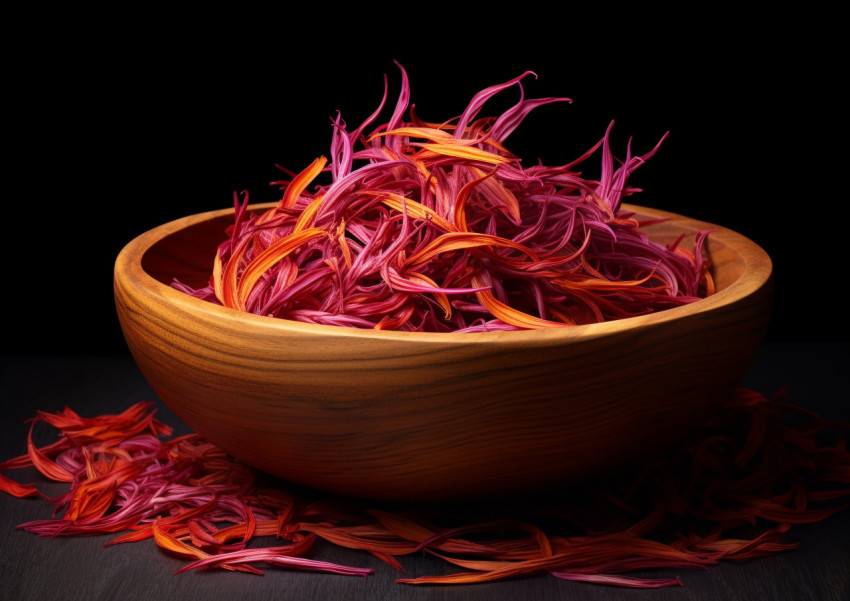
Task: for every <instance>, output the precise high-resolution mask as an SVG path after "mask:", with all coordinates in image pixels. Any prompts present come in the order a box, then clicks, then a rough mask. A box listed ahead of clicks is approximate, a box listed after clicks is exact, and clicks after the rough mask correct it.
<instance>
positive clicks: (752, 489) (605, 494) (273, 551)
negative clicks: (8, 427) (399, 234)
mask: <svg viewBox="0 0 850 601" xmlns="http://www.w3.org/2000/svg"><path fill="white" fill-rule="evenodd" d="M39 423H44V424H48V425H50V426H52V427H54V428H55V429H56V430H57V431H58V434H59V436H58V438H57V439H56V441H55V442H53V443H52V444H48V445H46V446H43V447H40V448H37V447H36V446H35V445H34V444H33V438H32V433H33V428H35V426H36V425H37V424H39ZM848 432H850V423H843V422H834V421H829V420H825V419H823V418H821V417H819V416H818V415H816V414H813V413H811V412H809V411H807V410H805V409H802V408H800V407H797V406H794V405H792V404H788V403H787V402H785V401H784V399H783V398H781V396H780V395H777V397H775V398H773V399H768V398H767V397H765V396H763V395H762V394H760V393H757V392H755V391H753V390H751V389H746V388H740V389H738V390H737V391H736V393H735V394H734V395H733V396H732V398H731V399H730V400H729V402H728V403H727V404H726V405H725V407H724V408H723V409H722V410H721V411H720V412H719V413H718V414H717V415H716V416H715V417H714V418H712V419H711V420H710V421H709V422H708V423H707V424H706V425H705V426H704V428H703V429H702V430H701V431H700V432H699V433H697V434H695V435H694V436H692V437H691V438H690V439H688V440H687V441H686V442H684V443H682V444H681V445H679V446H678V447H676V448H675V449H673V450H672V451H670V452H669V453H667V454H665V455H664V456H663V457H662V458H660V459H658V460H657V461H654V462H651V463H649V464H647V465H645V466H644V468H643V469H641V470H638V471H637V472H636V473H630V474H626V475H617V476H614V475H612V476H611V477H610V478H609V479H606V480H605V481H602V482H598V483H596V484H594V485H588V486H587V487H583V488H582V489H581V490H574V491H571V492H570V494H569V495H561V496H560V497H559V498H561V499H565V500H564V501H563V502H562V503H560V504H558V505H555V506H551V505H550V506H545V507H544V506H540V505H535V504H534V503H528V504H527V505H526V506H525V507H523V506H521V504H520V503H519V502H515V503H514V504H513V505H512V506H499V505H497V504H491V505H488V506H486V507H485V506H484V505H483V504H482V505H481V506H480V507H478V508H475V507H473V506H470V505H468V504H466V505H464V506H463V508H460V507H458V508H456V509H452V508H450V507H448V506H443V507H441V508H440V509H439V510H436V509H434V508H430V509H429V508H425V509H422V508H415V507H412V506H407V507H401V508H399V506H398V505H397V504H395V505H392V506H383V507H382V506H381V504H380V503H377V502H374V503H370V502H367V501H364V500H354V499H345V498H333V497H331V498H312V499H307V498H306V495H305V491H303V490H301V491H300V492H298V493H295V492H292V490H286V484H285V483H281V482H280V481H277V480H271V479H268V478H267V477H265V476H263V475H262V474H260V473H258V472H255V471H254V470H252V469H251V468H249V467H246V466H245V465H243V464H241V463H239V462H237V461H235V460H233V459H232V458H230V457H229V456H227V455H226V454H225V453H223V452H222V451H221V450H220V449H218V448H217V447H215V446H213V445H212V444H210V443H208V442H206V441H204V440H202V439H201V438H200V437H199V436H197V435H195V434H190V435H186V436H180V437H176V438H171V439H169V438H168V437H169V436H170V434H171V428H170V427H169V426H167V425H165V424H163V423H161V422H160V421H158V420H157V419H155V418H154V410H153V407H152V404H150V403H144V402H141V403H138V404H136V405H133V406H131V407H130V408H128V409H127V410H126V411H124V412H123V413H121V414H118V415H103V416H100V417H94V418H84V417H81V416H79V415H77V414H76V413H74V412H73V411H71V410H70V409H67V408H66V409H64V410H63V411H60V412H58V413H55V414H51V413H45V412H38V413H37V415H36V417H35V418H34V419H33V420H32V422H31V426H30V434H29V439H28V441H29V444H28V452H27V453H26V454H25V455H22V456H20V457H17V458H14V459H11V460H9V461H5V462H3V463H0V490H3V491H5V492H7V493H9V494H12V495H15V496H18V497H28V496H32V497H38V496H42V495H41V493H40V492H39V491H38V489H37V488H36V486H35V485H34V484H20V483H18V482H17V481H16V480H13V479H11V478H9V477H7V476H5V475H3V473H2V472H5V471H8V470H13V469H19V468H25V467H31V466H34V467H35V468H37V470H38V471H39V472H41V474H43V475H44V476H45V477H47V478H49V479H51V480H58V481H60V482H67V483H68V484H69V490H68V492H67V493H65V494H63V495H61V496H59V497H57V498H54V499H50V502H51V503H52V504H54V505H55V512H56V514H58V513H61V517H53V518H51V519H46V520H42V521H35V522H30V523H28V524H23V525H21V526H20V528H22V529H24V530H27V531H30V532H33V533H35V534H38V535H40V536H44V537H57V536H76V535H92V534H105V533H117V534H118V535H117V536H116V537H115V538H113V539H111V541H110V542H109V543H107V545H114V544H120V543H130V542H138V541H142V540H144V539H149V538H152V539H153V540H154V542H155V543H156V545H158V546H159V547H160V548H162V549H163V550H165V551H167V552H169V553H171V554H175V555H177V556H180V557H182V558H185V559H186V560H187V563H186V565H185V567H183V568H182V569H180V570H178V573H180V572H185V571H187V570H196V569H227V570H236V571H242V572H248V573H252V574H261V573H262V571H261V569H260V566H274V567H277V568H282V569H292V570H311V571H321V572H326V573H331V574H343V575H358V576H366V575H368V574H370V573H372V570H371V569H366V568H358V567H352V566H345V565H337V564H333V563H328V562H324V561H318V560H315V559H311V558H310V557H309V556H310V551H311V548H312V547H313V545H314V544H316V543H317V541H318V540H320V539H321V540H323V541H325V542H326V544H327V543H330V544H333V545H339V546H341V547H346V548H349V549H359V550H362V551H366V552H369V553H371V554H373V555H374V556H376V557H378V558H380V559H381V560H383V561H384V562H386V564H388V565H389V566H391V567H392V568H394V569H396V570H398V571H400V572H401V571H403V568H402V565H401V563H400V561H399V557H401V556H404V555H411V554H421V553H429V554H431V555H433V556H435V557H438V558H441V559H442V560H444V561H445V562H447V563H448V564H452V566H453V567H455V568H456V571H455V572H454V573H451V574H448V575H439V576H428V575H413V576H404V577H399V578H398V579H397V580H396V582H399V583H405V584H454V583H475V582H487V581H495V580H502V579H506V578H516V577H522V576H530V575H535V574H538V575H539V574H549V575H551V576H555V577H557V578H562V579H566V580H572V581H579V582H590V583H597V584H606V585H613V586H623V587H638V588H660V587H668V586H681V585H682V582H681V580H680V578H679V576H678V575H676V573H677V572H679V571H681V570H683V569H687V568H705V567H708V566H712V565H715V564H717V563H719V562H721V561H725V560H732V561H742V560H749V559H753V558H757V557H762V556H767V555H772V554H776V553H780V552H783V551H786V550H789V549H793V548H796V547H797V546H798V544H797V543H789V542H783V540H782V539H783V535H785V534H786V532H788V530H789V529H790V528H791V526H793V525H795V524H805V523H813V522H817V521H819V520H823V519H825V518H827V517H829V516H830V515H832V514H834V513H836V512H838V511H839V510H842V509H844V508H846V507H847V506H848V505H850V502H848V500H847V498H848V497H850V451H848V449H847V445H846V442H847V435H848ZM264 479H266V481H271V482H273V483H274V484H273V485H271V486H268V485H266V486H264V485H262V484H261V482H263V481H264ZM291 488H294V487H291ZM311 494H313V493H311ZM315 494H319V493H315ZM54 515H55V514H54ZM265 539H270V541H271V544H270V545H269V546H259V545H260V542H261V541H262V540H265ZM105 552H107V551H105ZM647 571H662V573H671V572H672V573H673V575H664V576H662V577H658V578H650V577H646V576H645V575H643V574H645V572H647ZM635 572H640V573H643V574H642V575H639V576H636V575H634V573H635Z"/></svg>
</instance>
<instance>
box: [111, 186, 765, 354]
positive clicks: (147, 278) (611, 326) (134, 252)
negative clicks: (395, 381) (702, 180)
mask: <svg viewBox="0 0 850 601" xmlns="http://www.w3.org/2000/svg"><path fill="white" fill-rule="evenodd" d="M276 204H277V203H276V202H267V203H256V204H251V205H249V206H248V209H249V210H263V209H268V208H271V207H273V206H275V205H276ZM621 209H622V210H624V211H628V212H634V213H637V214H638V215H640V216H644V217H649V218H665V219H666V220H667V221H668V222H671V223H680V224H681V225H683V226H686V227H688V228H691V229H694V230H710V231H711V234H710V236H709V238H710V239H714V240H716V241H719V242H721V243H723V244H725V245H726V246H728V247H731V248H733V249H734V250H735V252H736V253H737V254H738V255H739V256H741V257H742V259H743V260H744V262H745V264H746V266H747V268H746V269H745V270H744V273H743V274H742V275H741V276H740V277H739V278H738V279H737V280H735V281H734V282H733V283H732V284H731V285H729V286H727V287H726V288H724V289H723V290H720V291H717V292H715V293H714V294H712V295H711V296H708V297H705V298H701V299H699V300H697V301H694V302H692V303H688V304H685V305H681V306H678V307H671V308H669V309H664V310H663V311H657V312H654V313H648V314H645V315H638V316H634V317H627V318H622V319H616V320H610V321H605V322H600V323H590V324H583V325H576V326H568V327H557V328H554V327H553V328H542V329H530V330H496V331H490V332H409V331H400V330H377V329H366V328H355V327H349V326H334V325H325V324H313V323H307V322H301V321H295V320H290V319H285V318H281V317H272V316H267V315H257V314H254V313H248V312H244V311H238V310H236V309H231V308H229V307H225V306H222V305H218V304H215V303H212V302H209V301H206V300H202V299H199V298H195V297H193V296H191V295H189V294H186V293H184V292H181V291H180V290H177V289H176V288H173V287H171V286H169V285H167V284H164V283H162V282H160V281H159V280H157V279H156V278H154V277H153V276H152V275H150V274H149V273H147V271H145V269H144V268H143V267H142V257H143V256H144V255H145V253H147V252H148V251H149V250H150V249H151V247H152V246H153V245H155V244H156V243H157V242H159V241H160V240H162V239H163V238H165V237H166V236H169V235H172V234H175V233H177V232H179V231H180V230H182V229H185V228H187V227H190V226H193V225H196V224H198V223H201V222H203V221H208V220H212V219H217V218H221V217H224V216H227V215H233V214H234V211H235V209H234V208H233V207H230V208H226V209H216V210H211V211H205V212H201V213H194V214H191V215H187V216H184V217H180V218H178V219H174V220H172V221H169V222H166V223H163V224H161V225H159V226H156V227H154V228H152V229H149V230H147V231H145V232H143V233H141V234H139V235H138V236H136V237H135V238H133V239H132V240H131V241H130V242H128V243H127V244H126V245H125V246H124V247H123V248H122V249H121V251H120V252H119V253H118V255H117V257H116V260H115V265H114V286H115V288H116V289H117V288H118V286H119V284H121V285H124V286H128V285H131V286H132V287H133V288H135V289H136V290H137V291H143V292H144V294H145V295H147V296H152V297H155V298H157V299H158V300H159V301H160V302H162V303H163V304H174V305H175V306H177V307H180V308H182V309H183V310H185V311H187V312H190V313H192V312H200V313H202V314H204V315H206V316H208V317H210V318H211V319H212V320H217V319H228V320H244V321H245V323H246V324H251V326H252V327H257V328H263V329H266V330H267V331H268V332H270V333H272V332H275V331H280V332H282V333H283V332H286V333H290V334H291V333H293V332H302V333H305V334H312V335H321V334H325V335H328V334H332V335H335V336H347V337H351V338H357V339H364V340H365V339H381V340H398V341H417V342H423V343H424V342H439V343H443V344H445V343H461V342H462V343H465V344H485V343H486V344H492V343H493V342H496V341H500V342H510V343H513V344H520V345H522V344H541V343H543V344H546V343H557V342H566V341H570V340H577V339H582V340H585V339H594V338H598V337H603V336H608V335H614V334H617V333H622V332H624V331H634V330H638V329H641V328H644V327H649V326H653V325H657V324H662V323H666V322H670V321H674V320H677V319H680V318H683V317H687V316H690V315H695V314H699V313H704V312H708V311H712V310H715V309H722V308H723V307H725V306H727V305H730V304H733V303H735V302H738V301H740V300H741V299H743V298H746V297H748V296H750V295H752V294H755V293H756V292H758V291H759V290H761V289H762V288H763V287H764V286H765V285H767V284H768V283H769V281H770V280H771V278H772V275H773V264H772V262H771V259H770V256H769V255H768V254H767V252H766V251H765V250H764V249H763V248H761V247H760V246H759V245H758V244H756V243H755V242H753V241H752V240H751V239H749V238H747V237H746V236H744V235H743V234H740V233H738V232H736V231H734V230H731V229H729V228H726V227H724V226H720V225H716V224H713V223H709V222H705V221H700V220H697V219H694V218H691V217H686V216H684V215H681V214H678V213H673V212H670V211H665V210H661V209H654V208H650V207H646V206H642V205H636V204H631V203H623V204H622V205H621ZM223 237H224V232H222V239H223Z"/></svg>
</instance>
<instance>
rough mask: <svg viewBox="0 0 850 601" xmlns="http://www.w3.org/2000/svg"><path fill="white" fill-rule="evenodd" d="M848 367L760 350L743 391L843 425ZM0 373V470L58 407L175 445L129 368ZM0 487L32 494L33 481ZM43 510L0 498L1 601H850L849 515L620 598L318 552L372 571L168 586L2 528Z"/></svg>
mask: <svg viewBox="0 0 850 601" xmlns="http://www.w3.org/2000/svg"><path fill="white" fill-rule="evenodd" d="M848 359H850V345H848V344H841V343H822V344H804V343H793V344H791V343H767V344H766V345H765V346H764V348H763V350H762V352H761V354H760V356H759V358H758V360H757V362H756V364H755V365H754V366H753V368H752V370H751V372H750V374H749V376H748V377H747V380H746V381H745V382H744V384H745V385H747V386H749V387H752V388H755V389H756V390H759V391H760V392H763V393H765V394H767V395H768V396H770V395H772V394H773V393H775V392H777V391H778V390H779V389H780V388H783V387H787V388H788V390H789V396H788V399H787V400H788V401H789V402H792V403H794V404H797V405H801V406H804V407H807V408H809V409H812V410H814V411H816V412H818V413H820V414H821V415H823V416H824V417H829V418H834V419H839V420H844V421H850V395H848V380H847V368H848ZM0 367H2V369H1V370H0V374H1V375H2V378H0V398H2V402H3V412H2V417H0V420H2V421H1V422H0V423H2V432H3V436H2V438H0V459H3V460H5V459H8V458H10V457H12V456H14V455H18V454H20V453H23V452H24V451H25V449H26V432H27V429H26V426H25V424H24V422H25V420H26V419H28V418H30V417H32V416H33V415H34V414H35V411H36V410H37V409H42V410H46V411H57V410H59V409H61V408H62V407H63V406H64V405H68V406H69V407H71V408H72V409H74V410H75V411H77V412H78V413H81V414H85V415H92V416H94V415H100V414H103V413H114V412H116V411H119V410H123V409H124V408H126V407H127V406H129V405H130V404H132V403H135V402H137V401H140V400H153V401H155V402H156V404H157V406H158V408H159V409H158V414H157V415H158V416H159V417H160V418H161V419H163V420H164V421H165V422H167V423H169V424H171V425H173V426H175V430H176V432H177V433H180V432H183V431H186V429H185V426H184V425H182V424H181V423H180V421H179V420H178V419H177V418H176V417H175V416H174V414H173V413H172V412H171V411H169V410H168V408H167V407H165V406H164V405H163V404H162V402H161V401H160V400H159V399H158V398H157V397H156V395H155V394H154V393H153V391H152V390H151V389H150V388H149V386H148V385H147V383H146V382H145V380H144V378H143V377H142V376H141V374H140V373H139V371H138V370H137V368H136V366H135V364H134V363H133V361H132V359H131V358H130V357H129V356H108V357H38V356H3V357H2V363H0ZM10 475H13V476H14V477H15V478H17V479H19V480H22V479H27V478H28V476H29V480H27V481H31V480H36V481H38V478H37V475H36V474H35V473H34V472H32V473H30V474H26V473H24V472H17V473H10ZM42 486H43V490H46V491H47V492H48V494H58V493H61V492H62V491H63V490H64V488H63V485H60V484H50V485H42ZM50 509H51V508H50V507H49V506H48V505H47V504H46V503H45V502H44V501H43V500H33V499H15V498H13V497H10V496H7V495H0V546H2V552H0V599H9V600H16V601H17V600H21V601H23V600H25V599H33V600H36V599H37V600H44V599H66V600H73V599H85V600H86V601H95V600H99V599H126V600H135V599H157V600H165V599H172V598H173V599H205V600H209V601H213V600H215V599H235V598H239V599H488V600H490V601H496V600H499V599H547V600H548V599H551V600H557V599H600V600H602V599H604V600H613V599H622V600H632V599H635V600H636V599H652V600H658V601H664V600H668V599H677V600H679V599H689V600H696V599H711V600H730V601H731V600H735V599H742V600H743V599H746V600H753V599H769V600H775V601H781V600H785V599H787V600H792V599H793V600H795V601H798V600H812V601H847V599H850V510H846V511H844V512H842V513H839V514H837V515H835V516H833V517H832V518H829V519H827V520H825V521H823V522H820V523H816V524H812V525H807V526H797V527H794V528H792V530H791V531H790V532H789V533H788V536H787V539H786V540H789V541H799V542H800V543H801V548H800V549H799V550H796V551H792V552H788V553H785V554H782V555H778V556H772V557H767V558H762V559H758V560H753V561H750V562H747V563H743V564H731V563H725V564H721V565H718V566H715V567H712V568H710V569H707V570H686V569H682V570H679V571H673V572H669V571H665V573H664V574H662V575H663V576H679V577H680V578H681V580H682V582H683V584H684V586H683V587H681V588H670V589H660V590H630V589H621V588H614V587H606V586H600V585H592V584H582V583H571V582H566V581H561V580H558V579H556V578H554V577H550V576H535V577H528V578H522V579H517V580H513V581H503V582H495V583H488V584H475V585H461V586H431V587H412V586H406V585H402V584H396V583H395V582H394V580H395V578H396V577H398V574H397V573H396V572H395V571H394V570H393V569H391V568H390V567H388V566H386V565H385V564H383V563H382V562H380V561H378V560H377V559H375V558H373V557H372V556H371V555H368V554H366V553H361V552H356V551H348V550H345V549H341V548H338V547H334V546H331V545H327V544H319V545H318V546H317V547H316V548H315V550H314V554H313V557H315V558H317V559H324V560H327V561H332V562H337V563H343V564H346V565H352V566H358V567H368V568H372V569H374V574H373V575H371V576H368V577H365V578H361V577H351V576H336V575H329V574H313V573H305V572H287V571H284V570H280V569H276V568H269V569H267V570H265V575H264V576H251V575H246V574H237V573H231V572H225V571H209V572H197V573H193V572H190V573H185V574H181V575H174V574H173V572H174V571H175V570H177V569H178V568H180V567H182V566H183V565H185V563H184V562H183V561H182V560H180V559H176V558H174V557H170V556H168V555H166V554H165V553H163V552H161V551H160V550H159V549H158V548H157V547H156V546H155V544H154V543H153V541H151V540H148V541H143V542H140V543H134V544H126V545H117V546H112V547H107V548H104V547H103V546H102V545H103V543H105V542H106V541H108V540H110V538H111V537H110V536H94V537H88V538H59V539H54V540H49V539H42V538H38V537H37V536H35V535H33V534H30V533H28V532H24V531H21V530H16V529H15V526H17V525H19V524H21V523H24V522H27V521H30V520H35V519H43V518H47V517H49V514H50ZM401 562H402V565H403V566H404V568H405V571H406V575H409V576H416V575H426V574H441V573H445V572H446V571H447V570H448V568H447V567H446V566H445V565H444V564H443V563H441V562H438V560H436V559H433V558H430V557H428V556H425V555H415V556H406V557H402V558H401Z"/></svg>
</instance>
